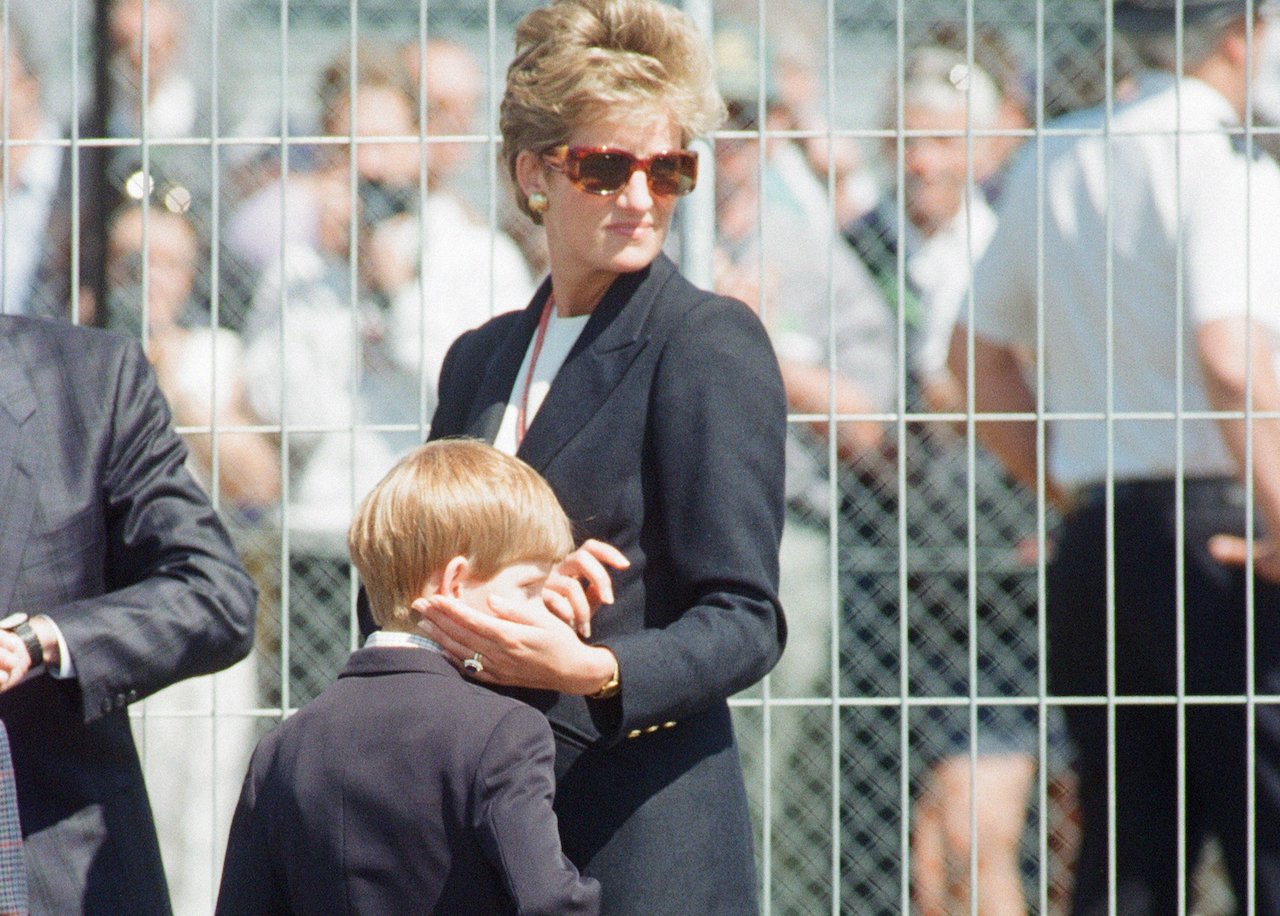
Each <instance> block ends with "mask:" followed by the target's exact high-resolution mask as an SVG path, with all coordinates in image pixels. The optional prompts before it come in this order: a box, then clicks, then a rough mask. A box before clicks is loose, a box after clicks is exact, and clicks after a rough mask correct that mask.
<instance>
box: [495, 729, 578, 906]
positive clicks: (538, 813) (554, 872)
mask: <svg viewBox="0 0 1280 916" xmlns="http://www.w3.org/2000/svg"><path fill="white" fill-rule="evenodd" d="M554 763H555V744H554V742H553V741H552V738H551V727H550V726H549V725H548V724H547V720H546V719H544V718H543V717H542V714H541V713H539V712H537V711H536V710H534V709H532V708H531V707H519V708H517V709H513V710H511V712H509V713H507V714H506V715H505V716H504V717H503V718H502V720H501V721H500V722H499V723H498V726H497V728H495V729H494V731H493V734H492V735H491V736H490V738H489V741H488V743H487V745H486V746H485V749H484V752H483V753H482V754H481V758H480V766H479V768H478V771H477V773H476V779H475V789H474V791H475V799H474V811H475V817H474V820H475V824H474V826H475V829H476V831H477V835H478V836H479V838H480V843H481V845H482V846H483V848H484V850H485V853H486V855H488V856H489V859H490V860H491V861H492V862H493V864H494V866H495V867H496V868H497V869H498V872H499V873H500V874H501V875H502V878H503V881H504V882H505V885H506V888H507V892H508V893H509V894H510V895H511V899H512V900H513V901H514V902H515V906H516V912H518V913H521V914H529V916H534V914H547V916H552V914H564V916H574V914H588V913H599V912H600V885H599V884H598V883H597V882H596V881H595V880H594V879H591V878H583V877H581V876H580V875H579V874H578V870H577V869H576V868H574V867H573V864H572V863H571V862H570V861H569V860H568V859H567V858H565V856H564V853H563V852H562V851H561V849H560V835H559V833H558V832H557V826H556V816H555V813H554V812H553V811H552V808H551V803H552V799H553V798H554V795H555V776H554Z"/></svg>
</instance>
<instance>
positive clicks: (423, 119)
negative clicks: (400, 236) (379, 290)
mask: <svg viewBox="0 0 1280 916" xmlns="http://www.w3.org/2000/svg"><path fill="white" fill-rule="evenodd" d="M429 38H430V35H429V32H428V28H427V0H420V2H419V4H418V239H419V244H418V280H419V282H418V370H417V371H418V436H419V438H421V439H425V438H426V431H427V424H428V423H429V422H430V421H431V418H430V417H429V416H428V415H427V403H428V401H429V400H430V397H431V395H430V389H429V388H428V386H430V385H431V380H430V379H428V378H427V365H426V356H427V308H428V304H427V284H426V278H427V246H428V245H429V244H431V239H429V238H427V194H428V193H429V192H430V188H428V187H427V168H428V166H427V160H428V157H429V155H430V150H429V147H428V145H427V127H428V122H429V120H430V118H431V109H430V107H429V106H428V104H427V94H428V92H429V91H430V90H429V88H428V83H427V63H428V51H427V40H428V39H429Z"/></svg>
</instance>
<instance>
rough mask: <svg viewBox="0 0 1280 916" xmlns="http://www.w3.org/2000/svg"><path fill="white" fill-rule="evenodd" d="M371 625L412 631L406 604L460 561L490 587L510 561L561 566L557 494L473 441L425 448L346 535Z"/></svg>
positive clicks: (365, 505) (565, 524)
mask: <svg viewBox="0 0 1280 916" xmlns="http://www.w3.org/2000/svg"><path fill="white" fill-rule="evenodd" d="M347 548H348V549H349V550H350V552H351V560H352V562H353V563H355V566H356V569H358V570H359V571H360V578H361V580H362V581H363V582H364V586H365V590H366V592H367V593H368V596H369V605H370V610H371V611H372V613H373V619H374V621H376V622H377V624H378V625H379V626H380V627H384V628H387V629H401V630H406V629H410V628H411V627H412V624H413V623H414V622H415V620H414V617H413V615H412V613H411V612H410V610H409V605H410V604H411V603H412V602H413V600H414V599H415V598H417V597H418V596H420V595H421V594H422V591H423V588H424V587H425V586H426V585H427V583H428V581H429V580H430V579H431V577H432V576H434V575H437V574H439V573H441V572H443V571H444V568H445V566H446V565H447V564H448V562H449V561H450V560H451V559H453V558H454V557H456V556H462V557H466V559H467V561H468V563H469V564H470V565H469V568H468V570H467V572H468V576H469V577H470V578H473V579H478V580H481V581H484V580H487V579H491V578H493V577H494V576H495V575H497V574H498V573H499V572H500V571H501V570H502V569H503V568H504V567H507V566H510V565H512V564H513V563H528V562H536V563H542V562H556V561H558V560H560V559H562V558H563V557H564V556H565V555H566V554H568V553H569V551H571V550H572V549H573V533H572V528H571V526H570V524H569V518H568V516H566V515H565V514H564V509H562V508H561V507H560V503H559V501H558V500H557V499H556V495H555V493H554V492H552V490H551V487H550V486H549V485H548V484H547V482H546V481H545V480H543V479H542V478H541V477H540V476H538V473H537V472H536V471H534V470H533V468H531V467H529V466H528V465H527V464H525V463H524V462H523V461H521V460H520V459H518V458H513V457H511V456H510V455H506V454H503V453H502V452H500V451H498V450H497V449H495V448H493V447H492V446H489V445H485V444H484V443H483V442H478V441H474V440H469V439H442V440H440V441H438V442H431V443H428V444H427V445H423V446H419V447H418V448H416V449H414V450H413V451H412V452H410V453H409V454H408V455H406V456H405V457H404V458H402V459H401V460H400V461H399V462H398V463H397V464H396V466H395V467H393V468H392V469H391V470H390V471H388V472H387V475H386V476H385V477H383V478H382V480H380V481H379V482H378V483H377V485H376V486H374V488H373V489H372V490H370V491H369V494H368V495H367V496H365V498H364V500H363V501H362V502H361V503H360V508H359V509H357V510H356V516H355V518H354V519H353V520H352V522H351V528H350V530H349V531H348V533H347Z"/></svg>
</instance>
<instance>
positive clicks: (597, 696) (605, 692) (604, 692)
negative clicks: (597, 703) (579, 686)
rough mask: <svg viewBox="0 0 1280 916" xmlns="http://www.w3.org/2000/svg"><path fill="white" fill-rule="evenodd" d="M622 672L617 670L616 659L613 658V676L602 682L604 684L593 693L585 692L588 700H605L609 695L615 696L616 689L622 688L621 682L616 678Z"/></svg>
mask: <svg viewBox="0 0 1280 916" xmlns="http://www.w3.org/2000/svg"><path fill="white" fill-rule="evenodd" d="M621 674H622V672H621V671H619V670H618V660H617V659H616V658H615V659H614V660H613V676H612V677H610V678H609V680H607V681H605V682H604V685H603V686H602V687H601V688H600V689H599V690H597V691H596V692H595V693H589V694H587V699H588V700H607V699H609V698H610V697H616V696H617V695H618V691H619V690H621V689H622V684H621V682H620V681H619V680H618V678H619V677H620V676H621Z"/></svg>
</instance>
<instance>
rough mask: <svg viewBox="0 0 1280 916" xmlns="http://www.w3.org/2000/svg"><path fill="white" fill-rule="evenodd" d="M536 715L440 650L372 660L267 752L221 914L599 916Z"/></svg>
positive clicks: (273, 738)
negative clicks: (560, 830)
mask: <svg viewBox="0 0 1280 916" xmlns="http://www.w3.org/2000/svg"><path fill="white" fill-rule="evenodd" d="M554 759H555V749H554V744H553V743H552V740H551V729H550V728H549V727H548V726H547V720H546V719H544V718H543V717H542V716H541V715H540V714H539V713H538V712H537V711H536V710H533V709H530V708H529V707H528V706H526V705H525V704H523V703H520V702H518V701H516V700H513V699H511V698H509V697H504V696H499V695H498V694H496V693H493V692H492V691H490V690H486V689H484V688H482V687H479V686H477V685H475V684H472V683H469V682H467V681H465V680H463V678H462V676H461V675H460V674H458V672H457V671H455V670H454V669H453V667H452V666H451V665H450V664H449V663H448V662H447V661H446V660H445V659H444V657H443V656H441V655H439V654H438V653H435V652H431V651H429V650H426V649H408V648H366V649H358V650H356V651H355V652H354V653H352V655H351V658H350V659H349V660H348V662H347V665H346V667H345V668H344V669H343V671H342V673H341V674H340V675H339V676H338V680H337V681H336V682H335V683H333V684H331V685H330V686H329V687H327V688H325V690H324V691H323V692H322V693H321V694H320V695H319V696H318V697H316V699H315V700H313V701H312V702H310V703H308V704H307V705H306V706H304V707H303V708H302V709H301V710H299V712H298V713H297V714H296V715H294V716H293V717H291V718H290V719H288V720H286V721H285V722H284V723H282V724H281V725H280V726H279V727H277V728H276V729H275V730H274V731H272V732H271V733H270V734H268V735H267V736H266V737H265V738H263V739H262V741H261V742H259V744H258V747H257V749H256V750H255V751H254V754H253V760H252V761H251V762H250V764H249V773H248V776H246V777H245V783H244V790H243V792H242V793H241V796H240V803H239V805H238V807H237V808H236V814H235V817H234V818H233V820H232V823H231V836H230V838H229V840H228V842H227V856H226V860H225V863H224V865H223V872H222V887H221V890H220V892H219V895H218V909H217V912H218V913H219V914H226V916H255V914H262V916H266V914H276V913H296V914H315V916H329V914H341V913H346V914H355V913H368V914H376V916H394V914H398V913H403V914H406V916H407V914H410V913H413V914H419V916H420V914H423V913H440V914H447V916H451V914H455V913H485V914H498V913H528V914H535V913H537V914H546V916H573V914H588V913H598V912H599V911H600V907H599V903H600V887H599V885H597V884H596V882H594V881H590V880H583V879H581V878H580V877H579V875H578V872H577V870H576V869H575V868H574V867H573V866H572V865H571V864H570V863H569V861H568V860H567V859H566V858H565V857H564V855H563V854H562V853H561V851H560V839H559V837H558V836H556V822H555V815H554V814H553V813H552V810H551V799H552V796H553V795H554V794H555V786H554V781H553V761H554Z"/></svg>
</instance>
